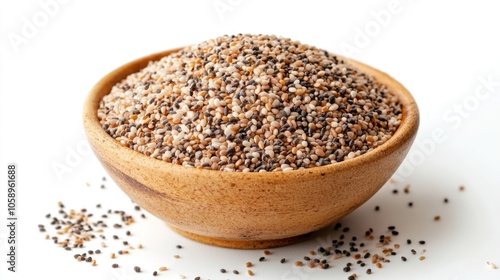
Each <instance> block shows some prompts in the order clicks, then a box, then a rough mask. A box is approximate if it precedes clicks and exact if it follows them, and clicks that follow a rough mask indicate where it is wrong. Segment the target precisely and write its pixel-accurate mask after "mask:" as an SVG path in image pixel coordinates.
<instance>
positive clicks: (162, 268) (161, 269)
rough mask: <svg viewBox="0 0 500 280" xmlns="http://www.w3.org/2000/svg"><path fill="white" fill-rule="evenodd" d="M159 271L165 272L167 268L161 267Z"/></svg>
mask: <svg viewBox="0 0 500 280" xmlns="http://www.w3.org/2000/svg"><path fill="white" fill-rule="evenodd" d="M158 270H159V271H166V270H167V267H166V266H161V267H160V268H158Z"/></svg>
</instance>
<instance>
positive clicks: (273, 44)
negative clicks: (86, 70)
mask: <svg viewBox="0 0 500 280" xmlns="http://www.w3.org/2000/svg"><path fill="white" fill-rule="evenodd" d="M97 117H98V118H99V120H100V123H101V125H102V126H103V128H104V129H105V131H106V132H107V133H108V134H109V135H111V136H112V137H113V138H114V139H116V140H117V141H118V142H119V143H120V144H121V145H123V146H125V147H128V148H130V149H133V150H135V151H138V152H140V153H143V154H145V155H147V156H149V157H152V158H156V159H159V160H163V161H166V162H169V163H174V164H179V165H184V166H188V167H195V168H200V169H212V170H221V171H241V172H266V171H291V170H297V169H304V168H310V167H316V166H323V165H329V164H333V163H336V162H341V161H345V160H349V159H352V158H355V157H358V156H361V155H363V154H365V153H367V152H370V151H372V150H373V149H376V148H377V147H379V146H380V145H382V144H383V143H385V142H386V141H387V140H388V139H389V138H390V137H391V136H392V135H393V134H394V132H395V131H396V129H397V128H398V126H399V124H400V122H401V119H402V106H401V104H400V103H399V101H398V99H397V97H396V96H394V95H393V94H392V93H391V92H389V90H388V89H387V88H386V86H384V85H382V84H379V83H378V82H377V81H376V80H375V79H374V78H372V77H371V76H369V75H367V74H365V73H362V72H360V71H359V70H357V69H356V68H355V67H353V66H352V65H350V64H349V63H347V62H345V61H344V60H342V59H341V58H340V57H337V56H335V55H334V54H331V53H328V52H326V51H324V50H321V49H318V48H315V47H312V46H309V45H305V44H301V43H299V42H297V41H292V40H290V39H286V38H280V37H276V36H266V35H242V34H239V35H234V36H222V37H219V38H216V39H213V40H207V41H205V42H202V43H200V44H198V45H194V46H189V47H186V48H184V49H182V50H180V51H177V52H174V53H171V54H169V55H167V56H165V57H163V58H161V59H160V60H158V61H154V62H150V63H149V65H148V66H146V67H145V68H144V69H142V70H140V71H139V72H137V73H133V74H131V75H129V76H128V77H127V78H125V79H124V80H122V81H121V82H119V83H117V84H116V85H114V87H113V88H112V89H111V91H110V93H109V94H108V95H106V96H104V98H103V99H102V102H101V103H100V106H99V108H98V114H97Z"/></svg>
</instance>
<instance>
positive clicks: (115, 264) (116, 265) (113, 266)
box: [111, 263, 119, 268]
mask: <svg viewBox="0 0 500 280" xmlns="http://www.w3.org/2000/svg"><path fill="white" fill-rule="evenodd" d="M118 266H119V265H118V264H117V263H114V264H113V265H111V267H112V268H117V267H118Z"/></svg>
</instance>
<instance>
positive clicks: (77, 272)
mask: <svg viewBox="0 0 500 280" xmlns="http://www.w3.org/2000/svg"><path fill="white" fill-rule="evenodd" d="M54 1H55V0H52V1H49V0H39V1H33V0H26V1H14V0H10V1H2V4H1V7H0V11H1V28H2V33H1V35H2V36H1V46H0V48H1V57H0V63H1V76H0V90H1V95H0V106H1V107H0V114H1V117H0V122H1V123H0V124H1V134H0V136H1V146H0V147H1V150H0V156H1V164H0V170H1V171H0V173H2V175H1V176H0V178H2V180H0V182H1V183H0V186H1V187H0V194H1V195H0V197H1V204H0V206H1V207H0V217H1V220H2V222H1V226H0V242H1V243H0V246H1V247H0V248H1V256H0V279H39V278H46V279H49V278H50V279H115V280H130V279H149V278H151V277H152V275H151V273H152V271H153V270H157V269H158V267H160V266H163V265H166V266H167V267H168V268H169V270H168V271H166V272H162V273H160V275H159V276H158V279H179V274H182V275H185V276H186V277H187V279H193V278H194V277H196V276H201V277H202V279H243V278H249V276H247V275H246V274H245V271H246V268H245V267H244V264H245V262H247V261H252V262H254V263H256V265H255V266H254V267H252V270H253V271H254V272H255V274H256V275H255V276H254V277H253V278H251V279H296V280H302V279H347V277H348V276H349V275H350V273H345V272H343V271H342V267H343V266H344V265H345V263H346V262H347V261H348V260H347V259H343V260H342V261H338V262H334V261H332V262H331V264H332V265H333V268H331V269H328V270H318V269H309V268H301V269H298V268H296V267H294V266H293V264H292V263H293V262H294V261H296V260H300V259H302V257H303V256H304V255H305V254H307V252H308V251H309V250H314V249H316V248H317V247H318V246H320V245H323V243H322V242H323V241H322V240H331V239H332V238H333V237H338V233H336V232H333V231H332V230H331V229H327V230H325V231H323V232H321V233H320V234H319V235H317V236H315V237H314V238H312V239H311V240H309V241H307V242H304V243H301V244H297V245H293V246H288V247H284V248H278V249H273V250H272V252H273V254H272V255H270V256H268V260H267V261H265V262H262V263H259V262H258V261H257V260H258V258H259V257H260V256H262V251H261V250H255V251H248V250H230V249H222V248H215V247H211V246H206V245H201V244H197V243H195V242H192V241H189V240H187V239H185V238H183V237H181V236H179V235H177V234H175V233H174V232H172V231H171V230H170V229H169V228H168V227H167V226H166V225H165V224H164V223H162V222H161V221H159V220H157V219H155V218H154V217H153V216H152V215H149V214H147V219H141V218H140V217H139V212H134V210H133V204H132V203H131V202H130V200H129V199H128V198H127V197H126V196H125V195H124V194H123V193H122V192H121V191H120V190H119V188H118V187H117V186H116V185H114V184H113V183H112V182H111V181H110V180H108V181H107V182H106V189H100V187H99V186H100V184H101V178H102V177H103V176H105V175H106V173H105V171H104V170H103V169H102V167H101V166H100V164H99V163H98V161H97V160H96V158H95V157H94V155H93V154H91V153H90V152H88V150H87V149H86V148H87V143H86V140H85V135H84V133H83V129H82V120H81V115H82V112H81V111H82V105H83V102H84V99H85V97H86V94H87V92H88V91H89V89H90V88H91V87H92V86H93V85H94V83H96V82H97V81H98V80H99V79H100V78H101V77H102V76H103V75H105V74H106V73H107V72H109V71H111V70H113V69H114V68H116V67H118V66H120V65H122V64H124V63H126V62H128V61H130V60H132V59H135V58H138V57H141V56H144V55H147V54H150V53H153V52H157V51H162V50H166V49H170V48H175V47H179V46H184V45H188V44H194V43H198V42H201V41H204V40H206V39H209V38H213V37H217V36H220V35H224V34H234V33H264V34H277V35H281V36H285V37H290V38H292V39H296V40H300V41H301V42H303V43H307V44H310V45H315V46H317V47H320V48H323V49H326V50H329V51H331V52H337V53H341V54H345V55H348V56H351V57H353V58H356V59H358V60H361V61H363V62H365V63H367V64H369V65H372V66H374V67H376V68H379V69H382V70H383V71H385V72H387V73H389V74H391V75H392V76H394V77H395V78H396V79H398V80H399V81H400V82H401V83H403V84H404V85H405V86H406V87H407V88H408V89H409V90H410V91H411V92H412V93H413V95H414V97H415V98H416V100H417V102H418V105H419V107H420V112H421V126H420V130H419V135H418V138H417V140H416V142H415V144H414V146H413V148H412V151H411V152H410V154H409V156H408V157H407V160H406V162H405V163H404V166H403V167H404V168H402V170H400V171H399V173H398V174H399V179H398V182H397V183H388V184H387V185H386V186H385V187H384V188H383V189H381V190H380V192H379V193H377V195H376V196H375V197H373V198H372V199H371V200H370V201H369V202H368V203H367V204H365V205H363V206H362V207H361V208H359V209H358V210H357V211H355V212H354V213H352V214H350V215H349V216H347V217H345V218H344V219H343V220H342V223H343V224H344V225H347V226H350V227H351V232H350V233H353V234H357V235H358V236H359V237H360V236H362V235H363V234H364V232H365V230H366V229H368V228H369V227H372V228H374V230H375V231H376V232H377V233H379V234H384V233H386V232H385V230H384V229H385V228H386V227H387V226H389V225H396V226H397V227H398V229H399V231H400V236H398V238H397V240H396V241H397V242H400V243H401V244H404V243H405V240H406V238H412V239H413V240H414V241H416V240H419V239H425V240H426V241H427V244H426V245H425V246H420V247H419V246H418V245H412V246H406V245H405V246H402V249H401V252H402V253H401V254H403V255H406V256H407V257H408V258H409V261H408V262H406V263H403V262H402V261H401V260H400V259H399V255H398V256H395V257H393V258H392V259H391V260H392V262H391V263H389V264H384V267H383V268H382V269H374V274H373V275H366V274H365V272H364V271H365V269H361V268H359V267H356V268H355V269H354V270H353V271H352V272H354V273H357V274H358V275H359V278H358V279H450V280H451V279H500V269H496V270H493V269H490V268H489V267H488V266H487V265H486V262H487V261H489V262H493V263H496V264H497V266H500V238H499V237H500V223H499V222H500V218H499V217H500V206H499V205H500V125H499V122H500V119H499V118H498V112H500V54H499V50H500V40H499V31H498V29H499V27H500V17H499V16H498V12H499V10H500V6H499V5H498V4H497V3H498V2H495V1H461V2H460V3H458V1H440V2H439V3H436V2H437V1H405V0H400V1H390V0H381V1H362V2H359V1H336V2H333V1H264V0H259V1H244V0H206V1H153V0H147V1H134V2H132V1H117V0H116V1H76V0H66V1H64V2H63V1H62V0H61V1H59V2H54ZM44 3H52V5H49V6H47V5H44ZM54 3H55V5H54ZM47 7H48V8H47ZM31 25H33V26H31ZM485 81H487V82H485ZM488 81H489V82H488ZM436 134H440V137H436ZM433 135H434V138H433ZM10 162H15V163H17V165H18V187H17V191H18V192H17V195H18V206H17V217H18V219H19V220H18V230H17V235H16V237H17V242H18V250H17V265H16V270H17V272H16V273H12V272H9V271H7V267H6V265H7V263H6V258H7V256H6V254H7V251H6V244H7V237H8V232H7V228H6V226H5V225H4V224H6V223H7V222H6V215H7V207H6V181H7V178H6V173H7V164H8V163H10ZM403 169H404V170H403ZM87 183H88V184H89V185H90V186H87V185H86V184H87ZM407 184H410V185H411V188H410V190H411V191H410V194H404V193H403V192H402V190H403V188H404V187H405V186H406V185H407ZM460 185H464V186H465V191H463V192H460V191H458V187H459V186H460ZM393 189H399V193H398V194H397V195H395V194H393V193H392V190H393ZM445 197H447V198H448V199H449V201H450V202H449V203H448V204H445V203H443V199H444V198H445ZM58 201H63V202H64V203H65V204H66V206H67V209H69V208H74V209H81V208H84V207H86V208H88V209H89V211H95V212H96V213H97V211H96V209H95V205H96V204H97V203H101V204H102V205H103V209H104V210H105V209H123V210H126V211H129V212H131V213H132V214H133V215H134V217H136V218H137V220H138V222H137V223H136V224H134V225H132V226H131V227H130V230H131V231H132V232H133V233H134V235H133V236H132V237H130V238H129V239H128V241H129V242H130V243H131V244H138V243H142V244H143V245H144V249H142V250H137V249H136V250H133V252H131V254H130V255H128V256H120V257H119V258H118V259H116V260H111V259H110V258H109V252H112V251H113V250H115V251H116V248H119V246H118V245H119V241H116V242H114V243H113V241H112V240H110V241H108V242H109V243H110V246H109V248H106V251H105V252H106V253H105V254H103V255H102V256H100V257H99V258H98V265H97V266H96V267H91V266H90V265H89V264H88V263H78V262H76V261H75V260H74V259H73V257H72V256H73V254H74V253H76V251H72V252H67V251H64V250H62V249H60V248H58V247H57V246H55V245H54V244H52V242H50V241H47V240H45V239H44V234H42V233H40V232H38V227H37V225H38V224H40V223H42V224H45V225H46V227H47V228H48V229H51V228H50V227H49V225H48V220H47V219H45V214H47V213H56V212H57V209H58V208H57V202H58ZM410 201H411V202H413V203H414V206H413V207H412V208H409V207H408V206H407V203H408V202H410ZM375 205H380V207H381V210H380V211H379V212H375V211H374V207H375ZM435 215H440V216H441V220H440V221H439V222H435V221H434V220H433V217H434V216H435ZM51 230H52V229H51ZM109 232H110V233H111V232H113V230H112V229H110V230H109ZM49 233H50V234H51V235H52V234H53V232H52V231H50V232H49ZM121 233H123V231H122V232H121ZM122 240H124V239H122ZM177 244H182V245H183V246H184V248H183V249H176V248H175V245H177ZM97 247H98V246H97V245H96V246H89V248H88V249H95V248H97ZM412 247H415V248H416V249H417V250H418V255H417V256H419V255H420V254H421V251H422V249H424V248H425V249H426V252H425V254H424V255H425V256H426V260H424V261H418V260H417V257H415V256H411V255H410V254H409V253H408V252H409V249H410V248H412ZM103 250H104V249H103ZM174 254H179V255H180V256H181V258H180V259H174V258H173V255H174ZM283 257H286V258H287V259H288V260H289V262H287V263H285V264H280V263H279V260H280V259H281V258H283ZM113 262H117V263H119V264H120V265H121V267H120V268H118V269H112V268H111V264H112V263H113ZM134 265H140V266H141V267H142V268H143V272H142V273H134V272H133V270H132V267H133V266H134ZM220 268H226V269H227V270H228V271H232V270H233V269H238V270H239V271H240V275H234V274H232V273H229V274H221V273H220V272H219V269H220ZM47 277H48V278H47Z"/></svg>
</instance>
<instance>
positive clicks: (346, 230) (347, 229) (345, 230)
mask: <svg viewBox="0 0 500 280" xmlns="http://www.w3.org/2000/svg"><path fill="white" fill-rule="evenodd" d="M349 230H350V228H348V227H345V228H344V229H343V230H342V232H348V231H349Z"/></svg>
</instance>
